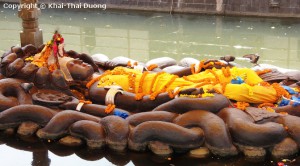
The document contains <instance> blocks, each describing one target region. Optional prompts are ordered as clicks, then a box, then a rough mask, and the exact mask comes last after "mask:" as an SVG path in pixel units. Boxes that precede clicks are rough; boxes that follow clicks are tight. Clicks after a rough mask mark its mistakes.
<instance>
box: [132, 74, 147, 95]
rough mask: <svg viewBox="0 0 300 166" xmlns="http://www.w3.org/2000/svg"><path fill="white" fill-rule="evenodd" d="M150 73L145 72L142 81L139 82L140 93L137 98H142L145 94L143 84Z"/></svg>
mask: <svg viewBox="0 0 300 166" xmlns="http://www.w3.org/2000/svg"><path fill="white" fill-rule="evenodd" d="M148 74H149V72H147V71H146V72H144V73H143V75H142V77H141V79H140V82H139V88H138V93H137V94H136V95H135V100H141V99H142V98H143V97H144V96H145V94H144V93H143V84H144V81H145V78H146V76H147V75H148Z"/></svg>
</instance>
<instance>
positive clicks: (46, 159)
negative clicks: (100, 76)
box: [0, 134, 300, 166]
mask: <svg viewBox="0 0 300 166" xmlns="http://www.w3.org/2000/svg"><path fill="white" fill-rule="evenodd" d="M0 142H1V143H2V144H3V145H5V146H3V145H0V149H1V151H2V152H3V151H4V150H3V149H10V150H13V152H14V153H15V154H17V153H25V151H26V152H27V153H28V152H29V153H32V155H31V156H32V158H29V157H28V158H27V160H29V161H30V163H31V165H32V166H50V165H53V164H52V163H54V161H55V160H58V159H59V160H60V162H55V163H56V164H63V163H64V164H68V165H78V163H76V161H78V158H79V160H82V161H85V163H87V164H88V165H93V164H97V163H98V161H99V162H100V161H105V162H106V164H108V165H135V166H153V165H155V166H181V165H188V166H201V165H205V166H222V165H227V166H252V165H260V166H269V165H270V166H277V165H278V163H279V162H282V163H284V164H285V165H287V166H296V165H299V164H300V157H299V156H298V157H294V158H290V159H281V160H280V159H277V160H276V159H272V158H271V157H270V156H267V157H266V158H265V159H262V160H257V159H247V158H245V157H243V156H242V155H238V156H236V157H230V158H219V157H216V156H210V157H209V158H206V159H199V158H193V157H190V156H189V155H188V154H174V155H172V156H157V155H154V154H153V153H150V152H133V151H129V150H127V151H125V152H116V151H112V150H110V149H108V148H103V149H100V150H98V149H97V150H96V149H94V150H93V149H87V148H86V147H85V146H81V147H76V148H70V147H65V146H62V145H58V144H57V143H56V142H47V141H41V140H40V139H38V138H36V137H30V138H23V137H22V138H20V137H17V136H6V135H3V134H1V136H0ZM50 154H53V155H50ZM2 156H3V155H2ZM69 156H72V157H71V158H70V157H69ZM74 158H77V159H76V160H74ZM283 161H284V162H283ZM0 162H1V165H2V164H3V165H7V163H5V162H4V163H3V162H2V159H0ZM98 164H99V163H98Z"/></svg>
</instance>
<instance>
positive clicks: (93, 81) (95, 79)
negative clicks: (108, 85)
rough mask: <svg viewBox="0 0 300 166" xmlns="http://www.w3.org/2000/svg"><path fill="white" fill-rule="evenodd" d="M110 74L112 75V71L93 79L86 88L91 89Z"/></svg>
mask: <svg viewBox="0 0 300 166" xmlns="http://www.w3.org/2000/svg"><path fill="white" fill-rule="evenodd" d="M108 74H111V71H110V70H107V71H106V72H105V73H103V74H102V75H100V76H98V77H96V78H94V79H92V80H91V81H89V82H88V83H87V84H86V87H87V88H88V89H90V87H91V86H92V85H93V84H94V83H95V82H97V81H99V80H100V79H101V78H103V77H104V76H106V75H108Z"/></svg>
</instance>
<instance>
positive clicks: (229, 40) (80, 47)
mask: <svg viewBox="0 0 300 166" xmlns="http://www.w3.org/2000/svg"><path fill="white" fill-rule="evenodd" d="M39 22H40V28H41V29H42V30H43V32H44V33H43V37H44V42H46V41H48V40H50V39H51V37H52V34H53V32H54V30H55V29H59V31H60V32H61V33H62V34H63V36H64V38H65V43H66V50H70V49H72V50H75V51H77V52H80V53H81V52H84V53H88V54H90V55H92V54H95V53H102V54H105V55H107V56H109V57H110V58H112V57H116V56H126V57H130V58H132V59H136V60H139V61H147V60H149V59H153V58H157V57H162V56H169V57H172V58H174V59H176V60H180V59H182V58H184V57H194V58H197V59H209V58H218V57H220V56H224V55H233V56H236V57H238V59H239V58H240V57H242V56H243V55H245V54H250V53H258V54H259V55H260V56H261V57H260V61H259V63H269V64H273V65H276V66H280V67H284V68H292V69H300V67H299V65H298V64H299V62H300V32H299V29H300V20H297V19H264V18H240V17H221V16H204V15H201V16H199V15H170V14H162V13H125V12H113V11H109V10H107V11H100V12H99V11H92V12H91V11H90V12H88V11H69V10H68V11H66V10H59V9H56V10H50V9H48V10H42V15H41V16H40V19H39ZM20 30H21V20H20V19H19V18H18V17H17V13H16V11H13V10H8V9H1V11H0V36H1V37H0V42H1V46H0V53H2V52H4V51H5V50H7V49H9V48H10V47H11V46H14V45H18V44H19V43H20V41H19V31H20ZM239 63H242V64H244V65H249V63H246V62H243V61H239Z"/></svg>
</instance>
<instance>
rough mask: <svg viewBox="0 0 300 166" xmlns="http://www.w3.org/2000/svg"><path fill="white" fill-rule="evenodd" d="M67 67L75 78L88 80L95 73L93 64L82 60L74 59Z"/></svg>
mask: <svg viewBox="0 0 300 166" xmlns="http://www.w3.org/2000/svg"><path fill="white" fill-rule="evenodd" d="M67 68H68V69H69V72H70V74H71V76H72V77H73V79H74V80H81V81H83V80H86V79H87V78H88V77H90V76H91V75H92V74H93V73H94V69H93V67H92V66H91V65H89V64H87V63H84V62H82V60H79V59H74V60H71V61H69V62H68V63H67Z"/></svg>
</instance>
